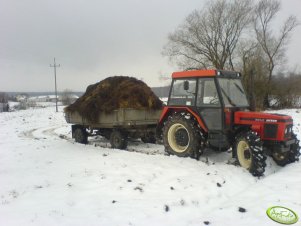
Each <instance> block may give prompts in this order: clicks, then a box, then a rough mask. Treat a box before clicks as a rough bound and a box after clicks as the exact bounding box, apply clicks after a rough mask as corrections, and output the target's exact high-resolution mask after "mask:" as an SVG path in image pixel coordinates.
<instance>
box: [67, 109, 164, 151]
mask: <svg viewBox="0 0 301 226" xmlns="http://www.w3.org/2000/svg"><path fill="white" fill-rule="evenodd" d="M160 115H161V110H147V109H133V108H120V109H117V110H114V111H113V112H111V113H105V112H100V113H99V116H98V118H97V120H96V121H95V122H91V121H89V120H88V119H86V118H84V117H82V116H81V115H80V114H79V113H78V112H76V111H75V112H66V111H65V119H66V121H67V123H71V124H72V126H71V129H72V138H74V139H75V142H78V143H82V144H87V143H88V137H89V136H94V135H101V136H103V137H105V138H106V139H108V140H109V141H110V144H111V146H112V148H117V149H126V147H127V143H128V139H129V138H134V139H137V138H141V140H142V141H143V142H145V143H155V142H156V136H155V134H156V127H157V124H158V122H159V119H160Z"/></svg>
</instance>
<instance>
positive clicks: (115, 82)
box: [64, 76, 162, 122]
mask: <svg viewBox="0 0 301 226" xmlns="http://www.w3.org/2000/svg"><path fill="white" fill-rule="evenodd" d="M118 108H135V109H148V110H159V109H161V108H162V101H161V100H160V99H159V98H158V97H157V96H156V95H155V94H154V93H153V91H152V90H151V89H150V87H148V86H147V85H146V84H145V83H144V82H142V81H140V80H138V79H136V78H133V77H125V76H114V77H108V78H106V79H104V80H102V81H100V82H98V83H95V84H92V85H89V86H88V87H87V89H86V92H85V93H84V95H83V96H81V97H80V98H79V99H77V101H75V102H74V103H73V104H71V105H69V106H68V107H66V108H65V109H64V110H65V112H71V113H72V112H75V111H77V112H79V113H80V114H81V115H82V116H83V117H84V118H87V119H88V120H90V121H91V122H96V121H97V119H98V116H99V113H100V112H105V113H108V114H109V113H111V112H112V111H114V110H116V109H118Z"/></svg>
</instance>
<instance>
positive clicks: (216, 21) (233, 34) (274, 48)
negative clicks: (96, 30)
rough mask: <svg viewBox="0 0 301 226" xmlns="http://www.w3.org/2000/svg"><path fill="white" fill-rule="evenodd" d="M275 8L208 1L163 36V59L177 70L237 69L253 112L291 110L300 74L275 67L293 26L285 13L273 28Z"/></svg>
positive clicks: (263, 1)
mask: <svg viewBox="0 0 301 226" xmlns="http://www.w3.org/2000/svg"><path fill="white" fill-rule="evenodd" d="M280 9H281V4H280V1H279V0H259V1H258V2H256V3H254V1H252V0H212V1H208V2H207V3H206V4H205V7H204V8H202V9H200V10H194V11H193V12H192V13H190V14H189V15H188V16H187V17H186V19H185V20H184V21H183V23H182V24H180V25H179V26H178V27H177V28H176V30H175V31H174V32H172V33H170V34H169V36H168V42H167V44H166V45H165V46H164V48H163V55H165V56H168V57H169V59H170V61H171V62H173V63H175V64H176V65H178V66H179V67H180V68H181V69H182V70H187V69H207V68H217V69H222V70H234V71H241V72H242V73H243V83H244V86H245V87H246V91H247V93H248V96H249V98H250V102H251V103H252V104H253V105H256V107H257V108H270V107H279V108H280V107H294V106H296V104H297V103H298V98H299V96H300V91H299V89H298V88H297V87H298V84H300V83H301V77H300V73H292V72H290V73H287V74H283V73H279V72H277V71H282V72H283V71H287V70H281V66H283V65H284V63H285V52H286V49H287V45H288V43H289V40H290V37H291V35H292V32H293V30H294V29H295V28H296V27H297V26H298V25H299V22H298V21H297V18H296V17H295V16H294V15H290V16H288V17H287V18H286V19H285V20H284V21H283V23H282V24H277V26H275V24H274V23H275V19H276V17H277V15H278V13H279V11H280ZM277 69H278V70H277ZM252 84H254V85H253V86H254V87H252ZM283 84H286V85H285V86H284V85H283ZM252 90H253V91H254V95H252V94H253V92H252Z"/></svg>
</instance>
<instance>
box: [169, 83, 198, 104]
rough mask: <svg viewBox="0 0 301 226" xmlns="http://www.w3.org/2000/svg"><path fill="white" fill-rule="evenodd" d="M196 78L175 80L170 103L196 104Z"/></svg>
mask: <svg viewBox="0 0 301 226" xmlns="http://www.w3.org/2000/svg"><path fill="white" fill-rule="evenodd" d="M195 95H196V79H177V80H174V81H173V87H172V90H171V94H170V98H169V102H168V104H169V105H187V106H194V105H195Z"/></svg>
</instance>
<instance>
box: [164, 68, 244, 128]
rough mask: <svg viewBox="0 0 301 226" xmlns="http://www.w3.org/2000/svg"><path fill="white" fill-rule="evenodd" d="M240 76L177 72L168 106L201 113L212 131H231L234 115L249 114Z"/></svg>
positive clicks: (232, 73)
mask: <svg viewBox="0 0 301 226" xmlns="http://www.w3.org/2000/svg"><path fill="white" fill-rule="evenodd" d="M240 77H241V76H240V73H237V72H228V71H216V70H203V71H187V72H175V73H173V75H172V78H173V81H172V88H171V90H170V95H169V99H168V103H167V105H168V106H175V107H176V106H187V107H189V108H191V109H193V111H195V112H197V113H198V114H199V115H200V117H201V118H202V120H203V122H204V124H205V127H206V129H207V130H208V131H210V132H214V131H221V130H225V129H229V128H230V127H231V125H232V123H233V116H232V115H233V114H231V112H234V111H238V110H249V103H248V100H247V97H246V94H245V91H244V88H243V86H242V84H241V79H240Z"/></svg>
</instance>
